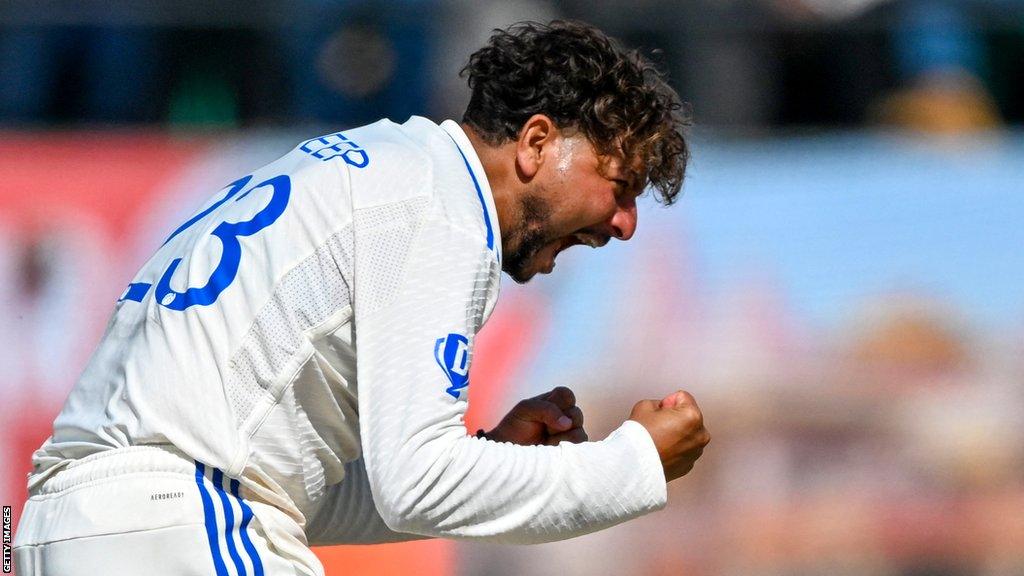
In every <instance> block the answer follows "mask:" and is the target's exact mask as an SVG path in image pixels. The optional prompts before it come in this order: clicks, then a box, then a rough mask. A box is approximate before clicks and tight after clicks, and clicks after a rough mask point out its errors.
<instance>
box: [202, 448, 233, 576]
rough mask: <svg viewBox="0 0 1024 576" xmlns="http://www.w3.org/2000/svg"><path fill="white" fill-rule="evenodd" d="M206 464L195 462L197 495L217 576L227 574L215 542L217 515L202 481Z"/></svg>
mask: <svg viewBox="0 0 1024 576" xmlns="http://www.w3.org/2000/svg"><path fill="white" fill-rule="evenodd" d="M205 474H206V465H204V464H203V463H202V462H198V461H197V462H196V484H197V485H199V497H200V498H201V499H202V501H203V522H204V524H206V539H207V540H208V541H209V543H210V554H211V555H212V556H213V568H214V570H216V571H217V576H228V568H227V566H225V565H224V558H223V557H222V556H221V554H220V545H219V544H218V543H217V515H216V513H215V512H214V511H213V498H211V497H210V492H209V490H207V489H206V484H205V482H204V480H205V479H206V478H205Z"/></svg>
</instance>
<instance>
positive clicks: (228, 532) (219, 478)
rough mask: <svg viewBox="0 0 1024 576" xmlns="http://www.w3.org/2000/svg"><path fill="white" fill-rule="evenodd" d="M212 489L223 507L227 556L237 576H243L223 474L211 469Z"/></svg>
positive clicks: (232, 513)
mask: <svg viewBox="0 0 1024 576" xmlns="http://www.w3.org/2000/svg"><path fill="white" fill-rule="evenodd" d="M213 489H214V490H216V491H217V496H219V497H220V504H221V506H223V507H224V540H225V541H227V543H228V555H229V556H231V561H232V562H234V564H235V569H236V570H238V576H245V564H242V557H241V556H239V555H238V548H237V547H236V546H235V538H234V531H235V512H234V510H232V509H231V501H230V500H228V495H227V494H226V493H225V492H224V473H223V472H221V471H220V470H219V469H217V468H214V469H213Z"/></svg>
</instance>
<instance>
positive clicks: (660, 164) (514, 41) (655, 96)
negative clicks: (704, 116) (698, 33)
mask: <svg viewBox="0 0 1024 576" xmlns="http://www.w3.org/2000/svg"><path fill="white" fill-rule="evenodd" d="M460 76H464V77H467V78H468V80H469V87H470V89H471V90H472V92H473V95H472V97H471V98H470V101H469V106H468V107H467V108H466V113H465V114H464V115H463V118H462V121H463V122H464V123H465V124H467V125H469V126H470V127H471V128H472V129H473V130H474V131H476V132H477V133H478V134H479V135H480V137H481V138H483V139H484V140H485V141H486V142H487V143H489V144H491V145H499V144H502V143H505V142H508V141H509V140H513V139H515V138H517V137H518V135H519V131H520V130H521V129H522V127H523V124H524V123H525V122H526V120H527V119H529V118H530V116H532V115H534V114H545V115H547V116H548V117H550V118H551V119H552V120H553V121H554V122H555V124H556V125H557V126H558V127H559V128H560V129H563V130H567V129H568V130H575V129H578V130H580V131H582V133H583V134H584V136H586V137H587V139H588V140H589V141H590V142H591V143H592V144H593V145H594V148H595V149H596V150H597V152H598V153H599V154H601V155H603V156H612V155H621V157H622V158H624V159H625V160H626V161H627V165H629V164H632V163H634V162H636V161H637V160H639V161H640V162H641V163H642V165H643V172H644V174H643V175H644V176H645V177H646V178H647V182H644V183H643V184H645V186H646V184H648V183H649V184H650V185H651V186H652V187H653V188H654V189H655V190H657V192H658V199H659V200H660V201H661V202H662V203H664V204H666V205H669V204H672V203H673V202H674V201H675V199H676V196H677V195H678V194H679V190H680V188H682V185H683V177H684V176H685V173H686V163H687V162H688V161H689V158H690V152H689V149H688V147H687V145H686V139H685V138H684V128H685V127H686V126H688V125H689V119H688V117H687V115H685V114H684V112H683V105H682V103H681V102H680V100H679V95H678V94H676V92H675V90H673V89H672V88H671V87H670V86H669V85H668V84H667V83H666V82H665V78H664V76H663V75H662V74H661V73H660V72H659V71H658V70H657V69H656V68H655V67H654V65H652V64H651V63H650V62H648V61H647V60H646V59H645V58H644V57H643V56H641V55H640V54H639V52H637V51H636V50H628V51H627V50H624V49H622V48H621V47H619V45H618V44H617V43H616V42H615V41H614V40H612V39H610V38H609V37H608V36H606V35H605V34H604V33H603V32H601V31H600V30H598V29H597V28H594V27H593V26H591V25H589V24H585V23H582V22H568V21H561V20H555V21H553V22H551V23H550V24H546V25H545V24H540V23H537V22H521V23H519V24H514V25H512V26H510V27H509V28H508V29H507V30H502V29H496V30H495V31H494V34H493V35H492V36H491V38H490V40H489V41H488V43H487V45H485V46H484V47H483V48H481V49H479V50H477V51H476V52H475V53H473V55H472V56H470V58H469V63H468V64H466V66H465V67H464V68H463V69H462V71H461V72H460Z"/></svg>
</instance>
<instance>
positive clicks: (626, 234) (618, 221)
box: [611, 202, 636, 241]
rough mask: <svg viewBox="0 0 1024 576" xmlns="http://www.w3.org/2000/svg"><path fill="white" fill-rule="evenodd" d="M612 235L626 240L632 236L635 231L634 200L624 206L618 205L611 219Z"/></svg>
mask: <svg viewBox="0 0 1024 576" xmlns="http://www.w3.org/2000/svg"><path fill="white" fill-rule="evenodd" d="M611 225H612V236H614V237H616V238H618V239H619V240H622V241H626V240H629V239H630V238H632V237H633V233H634V232H636V202H630V203H629V204H628V205H626V206H619V209H618V210H616V211H615V214H613V215H612V219H611Z"/></svg>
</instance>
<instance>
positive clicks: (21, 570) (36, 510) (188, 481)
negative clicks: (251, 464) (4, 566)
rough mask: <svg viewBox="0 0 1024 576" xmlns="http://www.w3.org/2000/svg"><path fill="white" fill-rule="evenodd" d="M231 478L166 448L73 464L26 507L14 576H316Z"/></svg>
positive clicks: (291, 526) (289, 528)
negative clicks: (142, 575) (15, 574)
mask: <svg viewBox="0 0 1024 576" xmlns="http://www.w3.org/2000/svg"><path fill="white" fill-rule="evenodd" d="M241 492H242V490H241V486H240V483H239V481H238V480H236V479H233V478H228V477H227V476H225V475H224V473H223V472H221V471H220V470H218V469H215V468H211V467H209V466H205V465H203V464H202V463H200V462H195V461H191V460H187V459H185V458H184V457H182V456H180V455H178V454H177V453H174V452H172V451H170V450H165V449H162V448H156V447H131V448H121V449H116V450H109V451H106V452H101V453H98V454H94V455H91V456H88V457H86V458H83V459H81V460H78V461H75V462H74V463H72V464H70V465H69V466H68V467H67V468H65V469H64V470H62V471H61V472H59V473H57V474H56V475H55V476H53V477H52V478H49V479H48V480H47V481H46V482H45V483H44V484H43V485H42V486H41V487H40V488H38V489H37V490H36V491H35V493H34V494H32V495H31V497H30V498H29V500H28V502H26V503H25V508H24V511H23V512H22V515H21V521H20V522H19V523H18V529H17V531H16V532H15V540H14V564H15V570H16V573H17V574H18V576H78V575H82V576H96V575H98V574H102V575H104V576H122V575H123V576H128V575H132V576H137V575H138V574H146V575H147V576H165V575H166V576H279V575H300V574H301V575H315V576H322V575H323V567H322V566H321V564H320V562H319V561H318V560H317V558H316V556H314V555H313V553H312V551H311V550H310V549H309V547H308V546H306V541H305V536H304V535H303V533H302V530H301V528H300V527H299V526H298V524H296V522H295V521H294V520H292V519H291V518H290V517H288V516H287V515H285V514H284V513H283V512H282V511H280V510H278V509H277V508H275V507H273V506H270V505H267V504H263V503H260V502H255V501H251V500H247V499H243V498H242V494H241Z"/></svg>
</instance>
